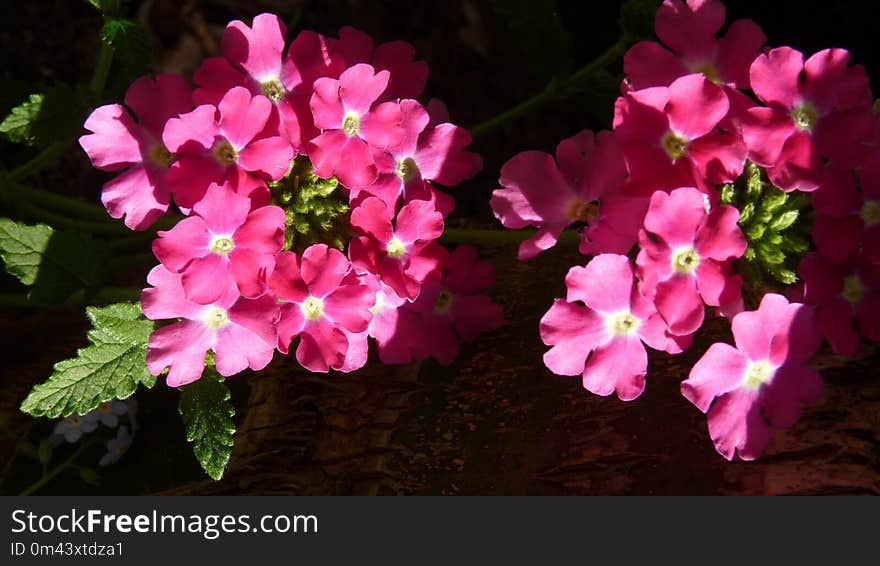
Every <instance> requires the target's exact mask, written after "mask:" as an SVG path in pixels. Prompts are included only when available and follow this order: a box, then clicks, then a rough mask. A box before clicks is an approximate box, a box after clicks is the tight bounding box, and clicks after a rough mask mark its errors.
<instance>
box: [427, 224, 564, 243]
mask: <svg viewBox="0 0 880 566" xmlns="http://www.w3.org/2000/svg"><path fill="white" fill-rule="evenodd" d="M536 233H537V230H473V229H469V228H446V229H445V230H444V231H443V235H442V236H440V242H441V243H443V244H520V243H522V242H524V241H525V240H528V239H529V238H531V237H532V236H534V235H535V234H536ZM579 242H580V236H579V235H578V234H577V232H575V231H574V230H564V231H563V232H562V234H560V236H559V244H560V245H564V246H576V245H577V244H578V243H579Z"/></svg>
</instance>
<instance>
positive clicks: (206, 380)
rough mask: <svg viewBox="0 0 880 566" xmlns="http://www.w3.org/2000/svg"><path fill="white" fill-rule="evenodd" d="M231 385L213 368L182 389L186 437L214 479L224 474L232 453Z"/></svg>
mask: <svg viewBox="0 0 880 566" xmlns="http://www.w3.org/2000/svg"><path fill="white" fill-rule="evenodd" d="M230 399H231V395H230V393H229V388H228V387H226V383H224V382H223V379H222V378H221V377H220V376H218V375H217V374H216V372H215V371H213V370H205V373H204V375H202V377H201V379H199V380H198V381H195V382H193V383H190V384H189V385H184V386H183V387H181V388H180V404H179V405H178V411H179V412H180V415H181V416H182V417H183V425H184V427H185V428H186V439H187V440H188V441H189V442H192V444H193V453H194V454H195V455H196V458H197V459H198V461H199V464H201V465H202V468H203V469H204V470H205V472H207V474H208V475H209V476H211V477H212V478H213V479H215V480H219V479H220V478H222V477H223V472H224V470H225V469H226V464H227V463H229V455H230V454H231V452H232V435H233V434H235V424H234V423H233V422H232V417H233V416H235V408H234V407H233V406H232V402H231V401H230Z"/></svg>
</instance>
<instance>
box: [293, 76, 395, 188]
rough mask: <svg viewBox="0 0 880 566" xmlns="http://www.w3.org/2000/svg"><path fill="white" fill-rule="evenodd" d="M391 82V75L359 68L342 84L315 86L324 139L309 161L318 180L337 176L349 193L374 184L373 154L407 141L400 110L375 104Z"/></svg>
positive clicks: (313, 104)
mask: <svg viewBox="0 0 880 566" xmlns="http://www.w3.org/2000/svg"><path fill="white" fill-rule="evenodd" d="M388 79H389V73H388V71H379V72H378V73H375V72H374V71H373V67H371V66H369V65H366V64H359V65H355V66H354V67H351V68H349V69H347V70H346V71H345V72H344V73H342V75H341V76H340V77H339V80H336V79H331V78H328V77H324V78H320V79H318V80H316V81H315V86H314V88H315V93H314V94H313V95H312V99H311V108H312V113H313V115H314V118H315V125H316V126H318V128H320V129H321V131H322V133H321V135H319V136H318V137H316V138H315V139H313V140H312V143H313V144H314V146H315V147H314V148H313V149H312V150H311V152H310V153H309V157H310V158H311V160H312V163H313V164H314V171H315V174H316V175H318V176H320V177H325V178H327V177H331V176H334V175H335V176H336V178H337V179H339V182H340V183H342V184H343V185H345V186H346V187H363V186H366V185H369V184H371V183H373V182H374V181H375V180H376V177H377V176H378V170H377V169H376V164H375V161H374V159H373V149H377V148H378V149H385V148H387V147H392V146H394V145H397V144H398V143H400V141H401V139H402V138H403V136H404V130H403V127H402V125H401V122H402V120H403V113H402V111H401V108H400V104H399V103H397V102H384V103H382V104H378V105H376V104H375V102H376V100H377V99H378V98H379V96H380V95H381V94H382V93H383V92H384V91H385V88H386V87H387V86H388Z"/></svg>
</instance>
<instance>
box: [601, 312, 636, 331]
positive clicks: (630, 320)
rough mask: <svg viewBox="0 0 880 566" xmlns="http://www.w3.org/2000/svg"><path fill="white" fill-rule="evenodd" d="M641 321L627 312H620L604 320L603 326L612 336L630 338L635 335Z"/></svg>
mask: <svg viewBox="0 0 880 566" xmlns="http://www.w3.org/2000/svg"><path fill="white" fill-rule="evenodd" d="M641 324H642V321H640V320H639V319H637V318H636V317H634V316H633V315H632V313H631V312H629V311H621V312H617V313H614V314H611V315H608V316H607V317H606V318H605V326H606V328H607V329H608V333H609V334H611V335H612V336H630V335H632V334H635V333H636V331H637V330H638V329H639V326H641Z"/></svg>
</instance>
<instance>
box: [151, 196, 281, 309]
mask: <svg viewBox="0 0 880 566" xmlns="http://www.w3.org/2000/svg"><path fill="white" fill-rule="evenodd" d="M284 216H285V215H284V211H283V210H282V209H280V208H278V207H277V206H263V207H260V208H257V209H256V210H253V211H251V201H250V199H248V198H247V197H245V196H242V195H239V194H236V193H235V192H233V191H232V190H231V189H230V188H228V187H227V186H222V187H221V186H218V185H214V184H212V185H211V186H210V187H209V188H208V191H207V193H205V197H204V198H203V199H202V200H201V201H199V202H198V203H196V205H195V206H194V207H193V215H192V216H190V217H188V218H184V219H183V220H181V221H180V222H178V223H177V225H176V226H174V228H172V229H171V230H168V231H165V232H162V231H160V232H159V237H158V238H157V239H156V240H154V241H153V253H155V254H156V257H157V258H158V259H159V261H161V262H162V265H164V266H165V267H166V268H168V269H169V270H170V271H172V272H174V273H181V274H182V276H183V277H182V282H183V288H184V290H185V291H186V296H187V297H188V298H189V299H190V300H193V301H195V302H197V303H211V302H214V301H216V300H218V299H219V298H220V297H221V296H223V295H224V294H225V293H226V292H227V291H228V290H230V289H236V288H237V289H238V291H237V292H238V293H240V294H241V295H243V296H245V297H257V296H259V295H261V294H263V292H264V291H265V290H266V275H267V272H268V271H270V270H271V268H272V265H273V264H274V262H275V254H277V253H278V252H280V251H281V247H282V246H283V245H284Z"/></svg>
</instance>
